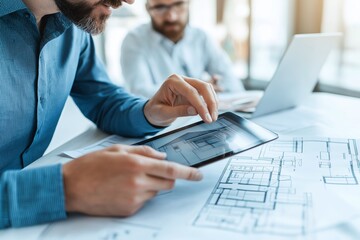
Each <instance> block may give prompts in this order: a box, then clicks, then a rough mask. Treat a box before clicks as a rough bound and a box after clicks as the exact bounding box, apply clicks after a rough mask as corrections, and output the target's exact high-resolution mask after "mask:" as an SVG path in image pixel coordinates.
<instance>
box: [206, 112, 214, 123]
mask: <svg viewBox="0 0 360 240" xmlns="http://www.w3.org/2000/svg"><path fill="white" fill-rule="evenodd" d="M205 117H206V120H208V122H212V121H213V120H212V118H211V116H210V113H207V114H206V116H205Z"/></svg>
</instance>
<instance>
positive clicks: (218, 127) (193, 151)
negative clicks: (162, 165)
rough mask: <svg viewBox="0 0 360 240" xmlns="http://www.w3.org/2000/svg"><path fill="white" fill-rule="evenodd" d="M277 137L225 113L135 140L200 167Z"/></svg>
mask: <svg viewBox="0 0 360 240" xmlns="http://www.w3.org/2000/svg"><path fill="white" fill-rule="evenodd" d="M277 138H278V135H277V134H276V133H273V132H271V131H269V130H267V129H265V128H263V127H261V126H259V125H257V124H255V123H253V122H251V121H249V120H246V119H244V118H242V117H239V116H238V115H236V114H234V113H231V112H226V113H223V114H221V115H219V118H218V120H217V121H216V122H213V123H211V124H206V123H204V122H203V121H200V122H197V123H194V124H191V125H188V126H185V127H182V128H179V129H176V130H173V131H171V132H168V133H165V134H162V135H159V136H156V137H153V138H150V139H147V140H144V141H141V142H138V143H135V144H134V145H147V146H150V147H152V148H154V149H155V150H158V151H160V152H165V153H166V154H167V159H168V160H169V161H174V162H177V163H180V164H183V165H186V166H192V167H200V166H203V165H206V164H209V163H211V162H214V161H216V160H220V159H223V158H226V157H229V156H232V155H234V154H237V153H240V152H243V151H245V150H248V149H251V148H254V147H256V146H259V145H261V144H264V143H267V142H270V141H272V140H275V139H277Z"/></svg>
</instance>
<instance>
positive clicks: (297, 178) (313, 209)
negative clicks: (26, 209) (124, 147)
mask: <svg viewBox="0 0 360 240" xmlns="http://www.w3.org/2000/svg"><path fill="white" fill-rule="evenodd" d="M108 142H109V141H108ZM359 146H360V140H357V139H335V138H316V137H313V138H302V137H299V138H282V139H279V140H276V141H273V142H271V143H269V144H266V145H262V146H260V147H258V148H255V149H252V150H250V151H247V152H244V153H242V154H239V155H235V156H233V157H231V158H228V159H224V160H222V161H218V162H216V163H214V164H210V165H207V166H205V167H202V168H201V171H202V172H203V174H204V179H203V180H202V181H200V182H188V181H182V180H179V181H177V182H176V186H175V188H174V190H173V191H171V192H167V193H166V194H160V195H158V196H156V197H155V198H154V199H152V200H150V201H149V202H148V203H147V204H146V205H145V206H144V207H143V208H142V209H141V210H140V211H139V212H138V213H137V214H135V215H134V216H132V217H128V218H123V219H121V218H94V217H87V216H76V217H70V218H69V219H68V220H67V221H64V222H57V223H52V224H47V225H45V226H36V227H31V228H25V229H21V231H20V230H17V231H16V232H12V231H7V232H4V233H1V232H0V238H4V239H12V237H15V238H16V237H17V235H16V234H20V233H22V234H27V233H29V232H30V231H31V230H32V229H34V230H33V231H34V232H35V231H37V233H33V234H32V236H38V238H35V239H39V240H40V239H71V238H72V239H130V240H131V239H164V240H165V239H172V240H175V239H210V240H211V239H214V240H215V239H216V240H218V239H336V238H334V236H336V235H334V233H336V234H339V231H335V230H334V229H337V228H340V227H341V226H345V227H344V229H345V230H343V233H344V234H346V239H359V236H360V231H358V230H357V228H349V227H348V226H349V225H346V223H349V222H354V219H356V218H358V217H359V216H360V215H359V213H360V186H359V181H360V156H359ZM355 222H356V220H355ZM358 222H359V226H360V221H358ZM15 233H16V234H15ZM340 233H341V231H340ZM13 234H14V235H13ZM18 237H19V236H18ZM342 237H343V235H341V237H340V238H337V239H343V238H342Z"/></svg>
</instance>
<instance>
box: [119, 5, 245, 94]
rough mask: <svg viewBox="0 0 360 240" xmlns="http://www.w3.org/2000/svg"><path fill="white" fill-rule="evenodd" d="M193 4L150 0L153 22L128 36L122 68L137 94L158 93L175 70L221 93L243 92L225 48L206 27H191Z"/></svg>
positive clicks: (127, 80) (131, 89)
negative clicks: (190, 11) (210, 36)
mask: <svg viewBox="0 0 360 240" xmlns="http://www.w3.org/2000/svg"><path fill="white" fill-rule="evenodd" d="M188 5H189V2H188V1H185V0H148V1H147V3H146V8H147V11H148V13H149V15H150V18H151V24H150V23H148V24H143V25H141V26H139V27H137V28H135V29H134V30H132V31H130V32H129V33H128V35H127V36H126V37H125V39H124V41H123V45H122V49H121V67H122V73H123V77H124V80H125V82H126V85H127V87H128V88H129V90H130V91H131V92H133V93H134V94H136V95H139V96H143V97H146V98H149V97H151V96H153V95H154V93H155V92H156V91H157V90H158V89H159V87H160V86H161V84H162V83H163V81H164V79H166V77H167V76H169V75H170V74H172V73H174V72H175V73H178V74H180V75H185V76H190V77H194V78H198V79H202V80H208V81H209V82H211V83H212V84H213V85H214V88H215V90H216V91H218V92H221V91H242V90H244V88H243V86H242V83H241V81H240V79H239V78H237V77H236V76H235V74H234V71H233V69H232V63H231V61H230V59H229V57H228V56H227V55H226V54H225V52H224V51H222V49H221V48H220V47H219V46H218V45H217V44H215V43H214V42H213V41H211V39H210V38H209V37H208V36H207V35H206V34H205V32H204V31H202V30H200V29H198V28H193V27H191V26H189V25H188V21H189V7H188ZM204 75H207V76H204ZM205 78H207V79H205Z"/></svg>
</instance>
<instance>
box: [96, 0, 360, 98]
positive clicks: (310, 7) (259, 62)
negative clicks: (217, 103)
mask: <svg viewBox="0 0 360 240" xmlns="http://www.w3.org/2000/svg"><path fill="white" fill-rule="evenodd" d="M145 1H146V0H136V1H135V4H133V5H131V6H127V5H126V4H125V5H124V7H122V8H120V9H119V10H116V11H114V15H113V16H112V17H111V18H110V19H109V22H108V25H107V29H106V32H105V34H103V35H101V36H100V37H97V38H98V39H100V40H101V42H102V43H105V45H103V46H105V47H103V51H102V54H103V55H105V56H106V58H105V59H106V64H107V67H108V70H109V73H110V76H111V78H112V79H114V80H115V81H116V82H117V83H119V84H122V82H123V81H122V78H121V69H120V47H121V42H122V39H123V38H124V36H125V35H126V33H127V32H128V31H129V29H131V28H133V27H135V26H136V25H138V24H140V23H143V22H146V21H149V17H148V15H147V13H146V10H145ZM190 3H191V5H190V23H191V24H192V25H194V26H197V27H200V28H202V29H204V30H205V31H207V32H208V33H209V34H210V35H211V36H212V37H213V38H214V39H216V40H217V41H218V42H219V44H221V45H222V47H223V48H224V50H225V51H226V52H227V53H228V55H229V57H230V58H231V59H232V61H233V63H234V68H235V70H236V73H237V75H238V76H239V78H240V79H248V80H249V82H250V83H251V82H256V81H254V80H261V81H262V82H264V83H266V81H268V80H270V79H271V77H272V75H273V74H274V72H275V70H276V68H277V66H278V64H279V62H280V59H281V57H282V55H283V53H284V51H285V49H286V47H287V45H288V43H289V41H290V40H291V37H292V35H293V34H294V33H296V32H299V33H306V32H308V33H311V32H319V31H322V32H343V40H342V43H341V45H340V46H339V48H338V49H336V51H334V52H333V53H332V54H331V56H330V57H329V59H328V61H327V62H326V64H325V66H324V68H323V70H322V72H321V74H320V77H319V78H320V83H321V84H322V85H331V86H334V87H340V88H346V89H352V90H356V91H359V92H360V81H358V80H357V79H358V78H360V18H359V17H358V14H359V12H360V1H359V0H271V1H269V0H191V1H190ZM299 9H300V10H299ZM301 11H302V12H301ZM299 12H301V13H299ZM199 13H201V14H199ZM314 15H315V17H314ZM319 16H320V17H319ZM299 24H302V27H299ZM100 46H101V44H100ZM100 50H101V47H100ZM99 52H101V51H99ZM250 85H251V84H250Z"/></svg>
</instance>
